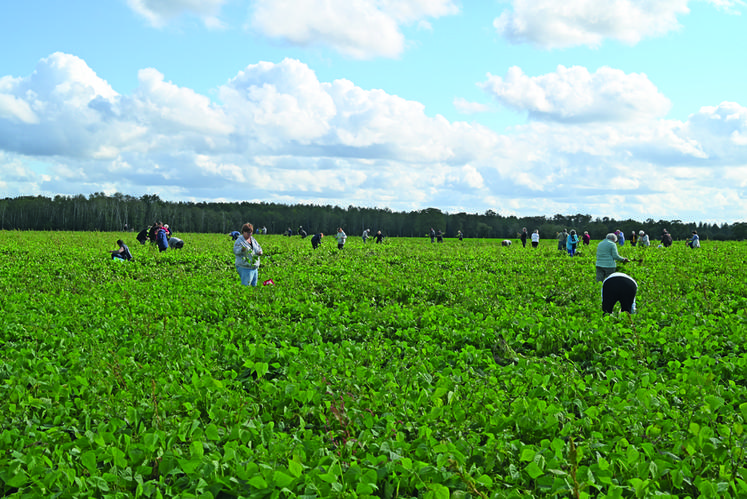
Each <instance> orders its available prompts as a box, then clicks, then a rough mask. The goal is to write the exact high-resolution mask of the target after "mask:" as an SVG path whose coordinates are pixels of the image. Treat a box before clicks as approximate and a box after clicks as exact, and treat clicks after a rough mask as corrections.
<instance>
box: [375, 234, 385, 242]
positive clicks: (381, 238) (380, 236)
mask: <svg viewBox="0 0 747 499" xmlns="http://www.w3.org/2000/svg"><path fill="white" fill-rule="evenodd" d="M383 242H384V234H382V233H381V231H378V232H377V233H376V244H381V243H383Z"/></svg>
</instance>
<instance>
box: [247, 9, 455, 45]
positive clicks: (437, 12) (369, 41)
mask: <svg viewBox="0 0 747 499" xmlns="http://www.w3.org/2000/svg"><path fill="white" fill-rule="evenodd" d="M458 11H459V9H458V7H457V6H456V4H455V3H454V1H453V0H303V1H299V0H255V1H254V2H253V6H252V14H251V20H250V24H251V27H252V29H253V30H255V31H256V32H259V33H261V34H263V35H265V36H268V37H270V38H276V39H281V40H284V41H286V42H289V43H292V44H294V45H300V46H310V45H321V46H326V47H330V48H332V49H334V50H336V51H338V52H340V53H342V54H344V55H347V56H349V57H352V58H356V59H369V58H372V57H397V56H399V55H400V54H401V53H402V51H403V50H404V47H405V37H404V35H403V34H402V31H401V29H400V28H401V26H402V25H404V24H410V23H415V22H418V21H423V20H425V19H427V18H437V17H441V16H446V15H451V14H455V13H457V12H458Z"/></svg>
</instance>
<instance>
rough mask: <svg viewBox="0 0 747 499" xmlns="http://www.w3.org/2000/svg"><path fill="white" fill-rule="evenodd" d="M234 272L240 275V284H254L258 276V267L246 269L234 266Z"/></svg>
mask: <svg viewBox="0 0 747 499" xmlns="http://www.w3.org/2000/svg"><path fill="white" fill-rule="evenodd" d="M236 272H238V273H239V277H241V284H242V285H244V286H256V285H257V278H258V277H259V270H258V269H247V268H245V267H239V266H238V265H237V266H236Z"/></svg>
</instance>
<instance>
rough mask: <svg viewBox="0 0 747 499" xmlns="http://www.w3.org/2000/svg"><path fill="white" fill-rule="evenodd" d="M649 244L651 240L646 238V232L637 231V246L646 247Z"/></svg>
mask: <svg viewBox="0 0 747 499" xmlns="http://www.w3.org/2000/svg"><path fill="white" fill-rule="evenodd" d="M650 245H651V241H649V239H648V234H646V233H645V232H644V231H642V230H641V231H638V246H643V247H644V248H647V247H649V246H650Z"/></svg>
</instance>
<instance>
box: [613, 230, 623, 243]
mask: <svg viewBox="0 0 747 499" xmlns="http://www.w3.org/2000/svg"><path fill="white" fill-rule="evenodd" d="M615 235H616V236H617V244H619V245H620V246H624V245H625V234H623V231H621V230H619V229H618V230H616V231H615Z"/></svg>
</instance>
